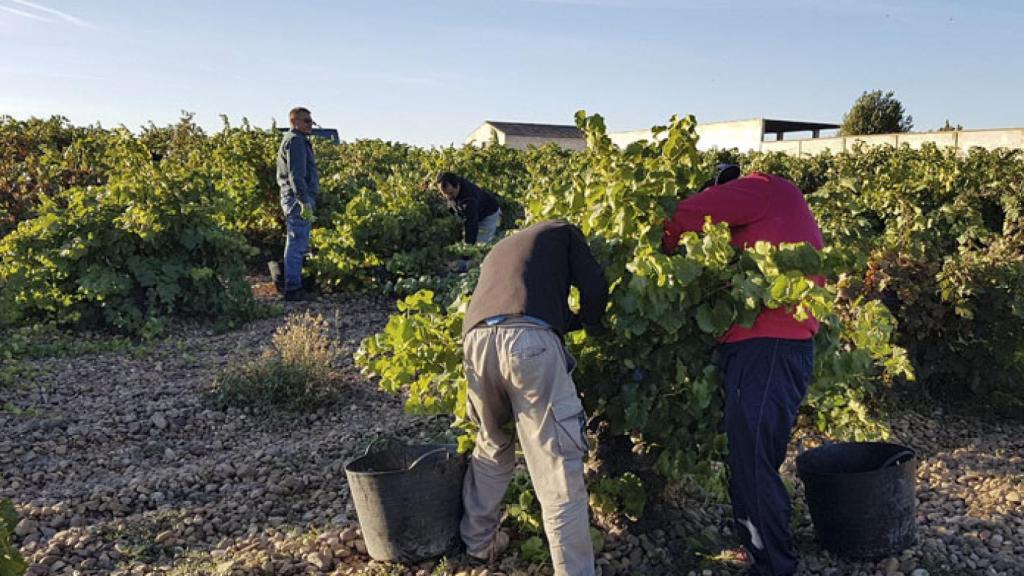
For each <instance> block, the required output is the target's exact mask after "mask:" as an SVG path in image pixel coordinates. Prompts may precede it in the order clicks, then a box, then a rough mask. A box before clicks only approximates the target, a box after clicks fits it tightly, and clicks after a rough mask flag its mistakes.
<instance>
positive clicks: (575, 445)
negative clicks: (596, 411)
mask: <svg viewBox="0 0 1024 576" xmlns="http://www.w3.org/2000/svg"><path fill="white" fill-rule="evenodd" d="M551 414H552V416H553V417H554V422H555V426H554V427H555V435H556V436H557V438H556V443H555V444H556V446H557V447H558V451H559V453H560V455H561V456H563V457H565V458H583V457H584V456H585V455H586V454H587V450H588V449H589V448H590V447H589V442H588V441H587V435H586V425H587V417H586V414H585V413H584V412H583V405H582V404H580V401H579V399H578V398H575V397H573V398H570V399H567V400H564V401H562V402H559V403H557V404H555V405H553V406H552V407H551Z"/></svg>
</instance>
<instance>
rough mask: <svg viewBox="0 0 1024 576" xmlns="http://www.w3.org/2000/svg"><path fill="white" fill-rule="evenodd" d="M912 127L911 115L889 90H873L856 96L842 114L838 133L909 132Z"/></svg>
mask: <svg viewBox="0 0 1024 576" xmlns="http://www.w3.org/2000/svg"><path fill="white" fill-rule="evenodd" d="M913 127H914V119H913V117H911V116H909V115H908V114H907V113H906V111H905V110H904V109H903V103H901V102H900V101H899V100H897V99H896V97H895V96H894V95H893V92H892V91H891V90H890V91H889V92H884V93H883V92H882V91H881V90H874V91H872V92H864V93H863V94H861V95H860V98H857V101H856V102H854V103H853V107H852V108H850V111H849V112H847V113H846V115H844V116H843V125H842V127H841V128H840V129H839V133H840V134H842V135H844V136H857V135H861V134H889V133H892V132H909V131H910V129H911V128H913Z"/></svg>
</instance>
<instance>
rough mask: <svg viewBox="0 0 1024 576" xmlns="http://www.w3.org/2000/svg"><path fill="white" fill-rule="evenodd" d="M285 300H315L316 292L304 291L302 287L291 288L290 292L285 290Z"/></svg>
mask: <svg viewBox="0 0 1024 576" xmlns="http://www.w3.org/2000/svg"><path fill="white" fill-rule="evenodd" d="M284 301H285V302H316V294H314V293H312V292H306V291H305V290H303V289H301V288H300V289H298V290H292V291H291V292H285V295H284Z"/></svg>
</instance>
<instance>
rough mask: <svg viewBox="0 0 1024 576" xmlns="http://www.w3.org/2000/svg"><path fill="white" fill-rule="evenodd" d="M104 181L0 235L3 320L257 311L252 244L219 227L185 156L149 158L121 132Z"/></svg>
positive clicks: (129, 322)
mask: <svg viewBox="0 0 1024 576" xmlns="http://www.w3.org/2000/svg"><path fill="white" fill-rule="evenodd" d="M117 144H118V146H117V149H116V151H114V150H112V153H116V155H117V157H118V158H119V159H120V160H119V161H120V162H121V163H122V165H121V166H120V169H119V173H118V174H116V175H114V176H113V177H112V178H111V180H110V181H109V182H108V183H107V185H105V186H104V188H102V189H99V190H97V189H93V188H73V189H70V190H68V191H66V192H65V193H64V195H63V197H62V202H60V203H58V202H56V201H50V200H44V201H43V203H42V204H41V205H40V207H39V209H38V216H37V217H36V218H33V219H31V220H26V221H23V222H22V223H21V224H19V226H18V228H17V229H16V230H15V231H14V232H12V233H11V234H9V235H7V236H6V237H4V238H3V239H2V240H0V302H2V304H3V311H2V312H0V326H10V325H14V324H18V323H23V322H31V321H53V322H56V323H57V324H58V325H69V326H74V327H77V328H109V329H113V330H116V331H120V332H124V333H129V334H134V335H141V336H151V335H153V334H156V333H158V332H159V331H160V330H161V329H162V327H163V325H164V324H165V323H166V321H167V319H168V318H169V317H171V316H172V315H175V314H179V313H180V314H186V315H188V314H192V315H202V316H205V317H213V318H216V319H218V320H220V321H221V322H223V323H226V324H231V323H234V322H237V321H240V320H244V319H246V318H248V317H251V316H252V315H253V314H255V313H256V307H255V305H254V303H253V300H252V294H251V292H250V289H249V286H248V284H247V282H246V281H245V265H244V260H245V258H246V257H247V256H248V255H249V254H251V252H252V249H251V248H250V247H249V246H248V245H247V244H246V242H245V239H244V238H242V237H241V236H240V235H238V234H236V233H232V232H230V231H227V230H224V229H222V228H221V227H219V226H218V225H217V224H216V222H215V220H214V217H213V214H214V212H215V211H216V203H215V200H216V199H215V198H213V197H212V186H211V183H210V182H209V180H207V179H205V178H204V177H203V176H202V175H201V174H197V173H195V172H194V171H192V170H190V168H189V165H188V162H187V160H186V161H182V162H175V161H172V160H169V159H167V160H164V161H163V162H161V163H160V164H159V165H156V164H154V163H153V162H152V161H151V160H150V158H149V154H148V153H147V152H146V151H145V149H144V148H142V147H141V146H140V145H139V143H138V142H137V141H136V140H134V139H133V138H131V136H130V135H129V134H127V133H123V134H121V137H120V139H119V141H118V143H117Z"/></svg>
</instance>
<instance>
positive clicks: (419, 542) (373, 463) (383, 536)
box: [345, 444, 466, 564]
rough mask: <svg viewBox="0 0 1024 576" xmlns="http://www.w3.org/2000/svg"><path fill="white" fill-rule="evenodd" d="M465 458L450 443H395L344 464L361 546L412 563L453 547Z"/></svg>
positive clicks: (379, 557)
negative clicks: (361, 531)
mask: <svg viewBox="0 0 1024 576" xmlns="http://www.w3.org/2000/svg"><path fill="white" fill-rule="evenodd" d="M465 473H466V459H465V457H463V456H461V455H459V454H458V452H457V451H456V446H455V445H454V444H426V445H419V446H394V445H390V446H388V447H387V448H386V449H383V450H379V451H371V452H368V453H367V454H366V455H365V456H363V457H362V458H357V459H355V460H353V461H352V462H349V463H348V465H347V466H345V475H346V476H348V485H349V489H350V490H351V492H352V500H353V501H354V502H355V506H356V514H357V515H358V516H359V525H360V527H361V528H362V530H363V539H364V540H365V541H366V550H367V552H369V553H370V557H372V558H373V559H374V560H381V561H385V562H401V563H406V564H408V563H414V562H419V561H421V560H426V559H427V558H434V557H437V556H441V555H444V554H448V553H452V552H455V551H456V550H457V549H458V547H459V541H460V540H459V521H460V520H461V519H462V478H463V476H464V475H465Z"/></svg>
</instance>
